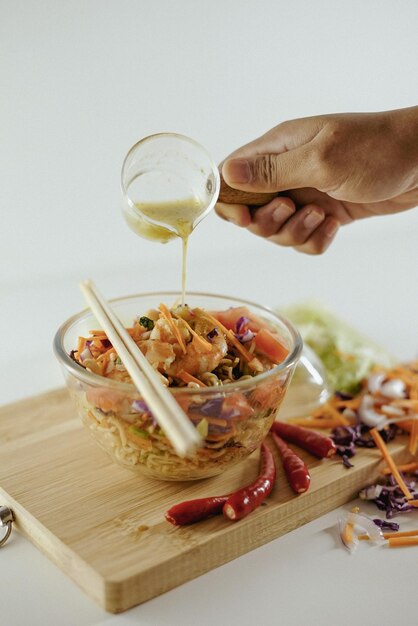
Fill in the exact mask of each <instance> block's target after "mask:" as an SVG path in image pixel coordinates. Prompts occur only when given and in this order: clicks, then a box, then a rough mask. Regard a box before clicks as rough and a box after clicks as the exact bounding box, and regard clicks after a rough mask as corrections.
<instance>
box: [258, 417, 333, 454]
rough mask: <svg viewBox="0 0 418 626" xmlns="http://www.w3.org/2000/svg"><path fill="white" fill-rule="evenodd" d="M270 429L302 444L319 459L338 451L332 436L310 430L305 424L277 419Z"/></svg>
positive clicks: (283, 437) (289, 440) (298, 444)
mask: <svg viewBox="0 0 418 626" xmlns="http://www.w3.org/2000/svg"><path fill="white" fill-rule="evenodd" d="M270 430H271V431H272V432H273V433H276V435H279V437H282V439H284V440H285V441H288V442H289V443H294V444H296V445H297V446H300V447H301V448H303V449H304V450H307V451H308V452H310V453H311V454H313V455H314V456H316V457H318V458H319V459H325V458H327V457H330V456H333V455H334V454H335V453H336V451H337V448H336V447H335V443H334V442H333V441H332V439H331V438H330V437H325V436H324V435H320V434H319V433H316V432H314V431H313V430H309V428H303V426H296V424H285V423H284V422H278V421H276V422H273V425H272V427H271V429H270Z"/></svg>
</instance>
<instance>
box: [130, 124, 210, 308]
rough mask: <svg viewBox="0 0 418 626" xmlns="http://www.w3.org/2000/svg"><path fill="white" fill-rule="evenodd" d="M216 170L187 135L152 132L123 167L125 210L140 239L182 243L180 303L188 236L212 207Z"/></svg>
mask: <svg viewBox="0 0 418 626" xmlns="http://www.w3.org/2000/svg"><path fill="white" fill-rule="evenodd" d="M219 189H220V177H219V172H218V168H217V167H216V165H215V163H214V162H213V161H212V159H211V157H210V156H209V154H208V153H207V152H206V150H205V149H204V148H203V147H202V146H200V145H199V144H198V143H197V142H195V141H194V140H193V139H190V138H189V137H185V136H184V135H177V134H174V133H162V134H159V135H151V136H150V137H146V138H145V139H142V140H141V141H139V142H138V143H137V144H135V145H134V146H133V147H132V148H131V150H130V151H129V152H128V154H127V156H126V158H125V161H124V163H123V167H122V192H123V212H124V215H125V219H126V221H127V222H128V224H129V226H130V227H131V228H132V230H133V231H134V232H136V233H137V234H138V235H140V236H141V237H145V238H146V239H151V240H153V241H158V242H160V243H167V242H168V241H171V240H172V239H176V238H180V239H181V241H182V304H184V301H185V291H186V258H187V244H188V238H189V236H190V234H191V233H192V231H193V230H194V228H195V227H196V226H197V224H198V223H199V222H200V221H201V220H202V219H203V218H204V217H205V216H206V215H207V214H208V213H209V212H210V211H211V209H212V208H213V207H214V205H215V203H216V201H217V198H218V195H219Z"/></svg>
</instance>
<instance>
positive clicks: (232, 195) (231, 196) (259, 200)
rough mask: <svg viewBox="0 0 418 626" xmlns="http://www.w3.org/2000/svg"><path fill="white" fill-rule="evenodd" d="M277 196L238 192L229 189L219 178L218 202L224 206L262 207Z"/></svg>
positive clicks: (231, 188)
mask: <svg viewBox="0 0 418 626" xmlns="http://www.w3.org/2000/svg"><path fill="white" fill-rule="evenodd" d="M277 195H278V194H277V193H276V192H271V193H257V192H255V191H251V192H250V191H240V190H239V189H234V188H233V187H230V186H229V185H228V184H227V183H226V182H225V180H224V179H223V177H222V176H221V188H220V191H219V197H218V202H224V203H225V204H247V205H249V206H254V207H256V206H262V205H263V204H267V203H268V202H270V200H273V198H275V197H276V196H277Z"/></svg>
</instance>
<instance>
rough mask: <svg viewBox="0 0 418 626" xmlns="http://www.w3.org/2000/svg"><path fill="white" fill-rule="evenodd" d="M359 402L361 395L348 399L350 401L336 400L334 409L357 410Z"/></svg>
mask: <svg viewBox="0 0 418 626" xmlns="http://www.w3.org/2000/svg"><path fill="white" fill-rule="evenodd" d="M360 402H361V395H358V396H356V397H355V398H350V400H336V401H335V405H334V406H335V407H336V408H337V409H339V408H343V409H353V410H355V409H358V408H359V406H360Z"/></svg>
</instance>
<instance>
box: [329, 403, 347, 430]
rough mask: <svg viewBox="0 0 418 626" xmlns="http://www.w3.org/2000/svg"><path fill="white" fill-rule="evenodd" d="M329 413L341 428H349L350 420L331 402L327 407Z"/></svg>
mask: <svg viewBox="0 0 418 626" xmlns="http://www.w3.org/2000/svg"><path fill="white" fill-rule="evenodd" d="M327 411H328V413H330V414H331V416H332V417H333V418H334V420H335V421H336V422H337V423H338V425H339V426H349V424H350V422H349V421H348V419H346V418H345V417H344V415H341V413H340V412H339V411H338V410H337V409H336V408H334V407H333V406H332V404H331V403H330V402H329V403H328V405H327Z"/></svg>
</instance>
